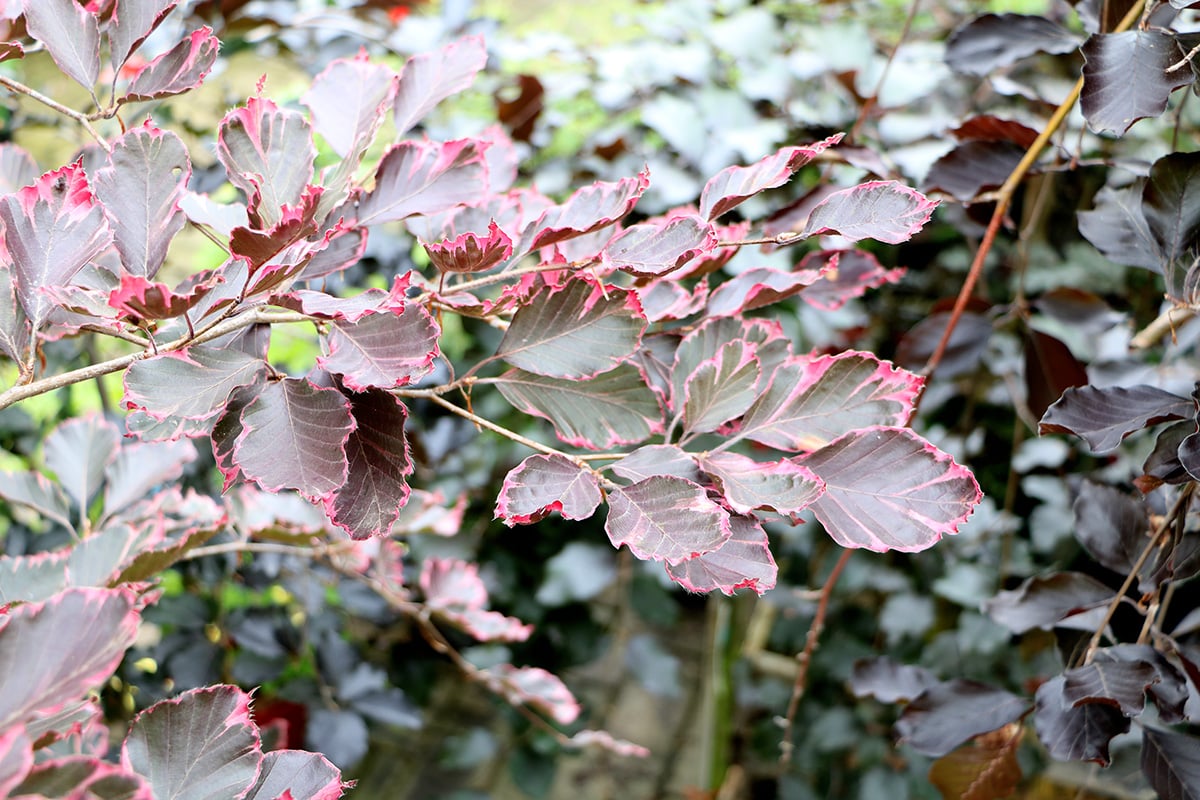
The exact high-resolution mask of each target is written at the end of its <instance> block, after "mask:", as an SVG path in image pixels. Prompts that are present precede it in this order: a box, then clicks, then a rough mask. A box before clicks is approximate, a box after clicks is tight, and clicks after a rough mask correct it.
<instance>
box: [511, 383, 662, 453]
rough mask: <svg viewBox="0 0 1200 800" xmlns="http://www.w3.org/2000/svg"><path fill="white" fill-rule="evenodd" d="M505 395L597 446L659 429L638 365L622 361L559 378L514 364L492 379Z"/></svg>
mask: <svg viewBox="0 0 1200 800" xmlns="http://www.w3.org/2000/svg"><path fill="white" fill-rule="evenodd" d="M495 382H496V386H497V388H498V389H499V390H500V393H501V394H502V395H504V399H505V400H507V401H508V402H509V403H511V404H512V405H513V406H514V407H515V408H517V409H518V410H520V411H523V412H524V413H526V414H533V415H534V416H537V417H542V418H544V419H548V420H550V422H552V423H554V428H555V432H556V433H557V434H558V437H559V438H560V439H562V440H563V441H564V442H567V443H568V444H572V445H574V446H576V447H586V448H590V449H595V450H600V449H605V448H608V447H612V446H614V445H619V444H634V443H636V442H641V441H643V440H645V439H646V438H648V437H649V436H650V435H651V434H654V433H661V432H662V429H663V423H662V409H661V408H660V407H659V405H658V398H657V397H656V396H655V394H654V392H653V391H652V390H651V389H650V387H649V386H647V385H646V381H645V380H644V379H643V378H642V376H641V373H640V372H638V370H637V368H636V367H634V366H631V365H629V364H622V365H621V366H619V367H617V368H616V369H614V370H609V371H608V372H606V373H604V374H603V375H600V376H598V377H595V378H592V379H591V380H582V381H579V380H562V379H559V378H547V377H544V376H541V375H534V374H533V373H532V372H525V371H524V370H519V369H514V370H509V371H508V372H506V373H504V374H503V375H501V376H500V377H499V378H496V379H495Z"/></svg>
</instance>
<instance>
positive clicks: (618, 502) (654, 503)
mask: <svg viewBox="0 0 1200 800" xmlns="http://www.w3.org/2000/svg"><path fill="white" fill-rule="evenodd" d="M604 530H605V531H606V532H607V533H608V538H609V540H610V541H611V542H612V543H613V546H614V547H620V546H621V545H623V544H627V545H629V549H630V550H632V551H633V554H634V555H635V556H637V557H638V558H641V559H653V560H655V561H665V562H666V563H668V564H678V563H679V562H681V561H686V560H687V559H689V558H694V557H695V556H698V555H703V554H704V553H711V552H712V551H714V550H716V549H717V548H718V547H720V546H721V544H722V543H724V542H725V541H726V540H728V539H729V537H730V535H731V530H730V523H729V514H728V513H727V512H725V511H724V510H723V509H722V508H721V507H720V506H718V505H717V504H716V503H714V502H713V501H712V500H710V499H709V498H708V496H707V495H706V493H705V491H704V489H703V488H702V487H701V486H699V485H698V484H696V483H693V482H691V481H688V480H684V479H683V478H674V477H669V476H662V475H659V476H654V477H651V478H646V479H645V480H643V481H639V482H638V483H635V484H633V485H632V486H624V487H621V488H619V489H614V490H612V491H611V492H609V494H608V519H607V520H606V521H605V523H604Z"/></svg>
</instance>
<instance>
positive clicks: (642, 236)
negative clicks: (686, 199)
mask: <svg viewBox="0 0 1200 800" xmlns="http://www.w3.org/2000/svg"><path fill="white" fill-rule="evenodd" d="M716 246H717V235H716V233H715V232H714V231H713V226H712V225H711V224H710V223H708V222H705V221H704V219H703V218H702V217H699V216H696V215H695V214H684V215H682V216H678V217H671V218H670V219H667V220H665V221H659V222H646V223H642V224H641V225H633V226H632V227H629V228H626V229H625V230H624V231H622V232H621V233H620V234H618V235H617V237H616V238H615V239H613V240H612V241H611V242H609V243H608V246H607V247H605V248H604V258H605V259H606V260H607V261H609V262H610V263H612V265H613V266H614V267H616V268H617V269H620V270H624V271H625V272H629V273H632V274H634V275H639V276H645V277H651V276H660V275H665V274H667V273H668V272H672V271H674V270H677V269H679V268H680V267H682V266H683V265H684V264H687V263H688V262H689V261H692V260H693V259H695V258H697V257H699V256H702V255H705V254H707V253H711V252H712V251H713V249H714V248H715V247H716Z"/></svg>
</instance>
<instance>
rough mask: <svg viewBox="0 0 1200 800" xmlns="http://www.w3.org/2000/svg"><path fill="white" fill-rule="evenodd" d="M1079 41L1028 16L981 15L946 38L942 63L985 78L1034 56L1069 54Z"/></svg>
mask: <svg viewBox="0 0 1200 800" xmlns="http://www.w3.org/2000/svg"><path fill="white" fill-rule="evenodd" d="M1078 46H1079V39H1078V38H1077V37H1075V36H1074V35H1072V34H1071V32H1070V31H1068V30H1066V29H1065V28H1063V27H1062V26H1060V25H1058V24H1056V23H1054V22H1052V21H1051V20H1049V19H1046V18H1045V17H1042V16H1035V15H1032V14H983V15H981V16H978V17H975V18H974V19H972V20H970V21H969V22H967V23H965V24H964V25H962V26H960V27H959V28H958V29H957V30H955V31H954V33H952V34H951V35H950V39H949V40H948V41H947V42H946V63H947V64H949V65H950V68H951V69H953V70H955V71H957V72H965V73H967V74H968V75H981V76H982V75H987V74H988V73H990V72H992V71H993V70H995V69H998V68H1000V67H1007V66H1009V65H1011V64H1014V63H1016V62H1017V61H1020V60H1021V59H1022V58H1026V57H1028V56H1031V55H1034V54H1035V53H1056V54H1057V53H1069V52H1071V51H1072V50H1074V49H1075V48H1076V47H1078Z"/></svg>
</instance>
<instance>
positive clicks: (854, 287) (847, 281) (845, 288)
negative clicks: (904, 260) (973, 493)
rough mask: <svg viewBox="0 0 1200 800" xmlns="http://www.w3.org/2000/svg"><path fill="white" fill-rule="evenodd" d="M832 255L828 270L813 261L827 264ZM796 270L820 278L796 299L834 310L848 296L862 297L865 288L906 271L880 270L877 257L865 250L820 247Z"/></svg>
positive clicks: (883, 282) (807, 256) (892, 281)
mask: <svg viewBox="0 0 1200 800" xmlns="http://www.w3.org/2000/svg"><path fill="white" fill-rule="evenodd" d="M835 257H836V258H837V262H836V266H835V268H834V269H832V270H827V269H825V268H824V267H820V266H817V265H816V262H822V263H823V264H828V263H829V261H830V260H831V259H833V258H835ZM800 269H801V270H805V269H808V270H814V271H816V272H819V273H821V274H822V276H823V277H822V279H821V280H819V281H817V282H816V283H814V284H812V285H811V286H809V287H808V288H807V289H805V290H804V292H803V293H801V295H800V298H801V299H802V300H804V301H805V302H806V303H808V304H809V305H810V306H813V307H814V308H819V309H822V310H823V311H836V310H837V309H839V308H841V307H842V306H843V305H845V304H846V301H847V300H849V299H850V298H852V297H862V296H863V295H864V294H865V293H866V291H867V289H874V288H877V287H879V286H883V285H884V284H887V283H897V282H898V281H899V280H900V279H901V278H902V277H904V273H905V271H906V270H905V268H904V267H895V268H893V269H884V268H883V265H882V264H880V263H879V260H878V259H877V258H875V256H874V255H873V254H871V253H868V252H867V251H865V250H823V251H821V252H817V253H809V254H808V255H806V256H805V257H804V260H803V261H801V262H800Z"/></svg>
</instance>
